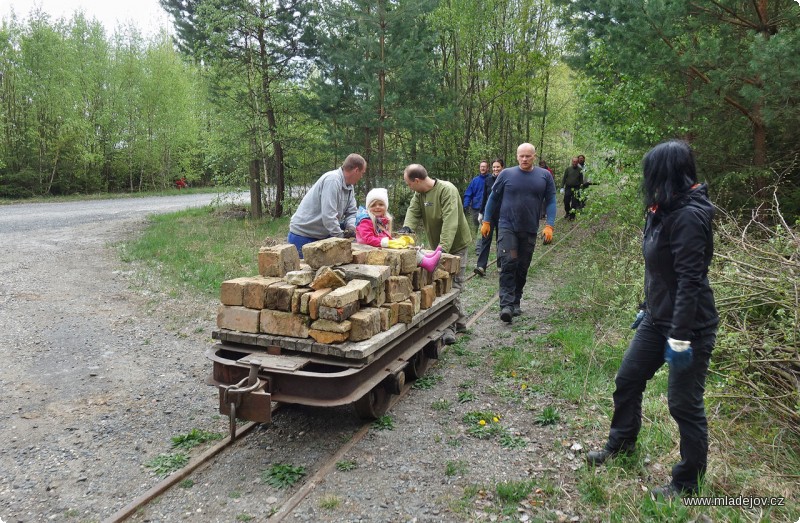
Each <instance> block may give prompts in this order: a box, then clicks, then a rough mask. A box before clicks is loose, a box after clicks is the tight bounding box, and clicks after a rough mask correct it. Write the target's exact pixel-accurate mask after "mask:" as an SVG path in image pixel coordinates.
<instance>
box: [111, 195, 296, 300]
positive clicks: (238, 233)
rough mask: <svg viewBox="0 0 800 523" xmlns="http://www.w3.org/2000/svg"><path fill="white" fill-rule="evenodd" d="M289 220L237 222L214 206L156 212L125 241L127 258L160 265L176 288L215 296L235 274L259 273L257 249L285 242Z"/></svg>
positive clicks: (121, 246)
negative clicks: (271, 240)
mask: <svg viewBox="0 0 800 523" xmlns="http://www.w3.org/2000/svg"><path fill="white" fill-rule="evenodd" d="M287 224H288V218H287V217H285V218H281V219H276V220H273V219H270V218H264V219H261V220H250V219H244V220H237V219H232V218H226V217H224V216H223V215H222V214H221V213H219V212H216V211H215V210H214V209H213V208H211V207H204V208H197V209H188V210H185V211H181V212H177V213H172V214H162V215H156V216H153V217H151V218H150V226H149V227H148V228H147V230H146V231H145V232H144V234H143V235H142V236H141V237H139V238H138V239H137V240H135V241H133V242H131V243H129V244H122V245H120V247H119V248H120V255H121V257H122V259H123V261H126V262H134V261H136V262H140V263H146V264H148V265H151V266H154V267H157V268H158V270H159V271H160V272H161V273H162V275H163V276H164V277H165V278H166V280H167V281H169V282H172V285H173V286H175V287H179V286H188V287H189V288H193V289H195V290H198V291H200V292H202V293H203V294H205V295H206V296H209V297H212V296H217V295H218V294H219V286H220V284H221V283H222V282H223V281H225V280H227V279H231V278H237V277H241V276H252V275H254V274H258V249H259V247H261V245H262V243H263V241H264V239H265V238H267V237H273V238H277V239H280V241H283V240H284V239H285V237H286V233H285V230H286V227H287Z"/></svg>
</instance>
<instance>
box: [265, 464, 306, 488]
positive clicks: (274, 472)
mask: <svg viewBox="0 0 800 523" xmlns="http://www.w3.org/2000/svg"><path fill="white" fill-rule="evenodd" d="M305 475H306V469H305V467H302V466H294V465H288V464H285V463H275V464H273V465H272V466H271V467H270V468H268V469H267V470H265V471H263V472H262V473H261V481H262V482H263V483H266V484H267V485H269V486H271V487H275V488H279V489H283V488H287V487H291V486H292V485H294V484H295V483H297V482H298V481H300V478H302V477H303V476H305Z"/></svg>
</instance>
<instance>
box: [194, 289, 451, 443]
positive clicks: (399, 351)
mask: <svg viewBox="0 0 800 523" xmlns="http://www.w3.org/2000/svg"><path fill="white" fill-rule="evenodd" d="M457 292H458V291H456V290H450V291H449V292H447V293H445V294H442V295H441V296H439V297H437V298H436V299H435V300H434V301H433V303H432V305H431V306H430V307H428V308H427V309H424V310H422V311H420V312H419V313H418V314H414V315H413V317H412V318H410V320H409V321H408V322H407V323H396V324H394V325H393V326H391V327H390V328H388V329H387V330H385V331H383V332H380V333H378V334H376V335H374V336H372V337H370V338H368V339H365V340H363V341H357V342H354V341H345V342H342V343H330V344H327V343H320V342H317V341H315V340H314V339H311V338H302V339H301V338H293V337H288V336H276V335H269V334H263V333H247V332H239V331H235V330H229V329H224V328H219V329H217V330H214V331H213V332H212V337H213V338H214V339H215V340H217V341H216V343H215V345H213V346H212V347H211V348H210V349H209V350H208V351H207V353H206V356H207V357H208V359H210V360H211V361H212V362H213V369H212V372H211V375H210V377H209V379H208V382H209V384H212V385H215V386H217V387H218V388H219V410H220V412H221V413H223V414H225V415H227V416H229V418H230V420H231V431H232V434H233V433H235V423H236V419H237V418H238V419H243V420H249V421H257V422H269V421H271V412H272V408H271V405H272V402H279V403H295V404H301V405H311V406H322V407H332V406H338V405H347V404H352V405H353V406H354V408H355V411H356V413H357V414H358V415H359V416H360V417H362V418H364V419H374V418H378V417H380V416H382V415H383V414H384V413H385V412H386V410H387V408H388V407H389V404H390V401H391V398H392V395H395V394H400V392H401V391H402V390H403V388H404V387H405V386H406V383H407V382H409V383H410V382H411V381H412V380H414V379H416V378H418V377H420V376H422V375H423V374H424V373H425V371H426V370H427V369H428V367H429V366H430V364H431V361H432V360H433V359H437V358H438V357H439V353H440V350H441V348H442V336H443V334H444V331H445V330H446V329H447V328H449V327H452V326H453V325H454V323H455V321H456V319H457V318H458V314H457V311H456V308H455V299H456V296H457Z"/></svg>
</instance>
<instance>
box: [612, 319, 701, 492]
mask: <svg viewBox="0 0 800 523" xmlns="http://www.w3.org/2000/svg"><path fill="white" fill-rule="evenodd" d="M690 341H691V342H692V351H693V353H694V357H693V360H692V364H691V365H690V366H689V367H688V368H686V369H684V370H682V371H674V370H672V369H670V371H669V384H668V389H667V397H668V404H669V413H670V415H672V418H673V419H674V420H675V422H676V423H677V424H678V431H679V432H680V437H681V442H680V449H681V461H680V462H679V463H677V464H676V465H675V466H674V467H672V483H673V485H675V486H676V487H677V488H679V489H682V490H689V491H695V490H697V488H698V483H699V481H700V480H701V479H702V477H703V475H704V474H705V472H706V465H707V462H708V424H707V421H706V411H705V405H704V403H703V394H704V393H705V384H706V376H707V375H708V364H709V361H710V360H711V351H712V350H713V349H714V343H715V341H716V332H715V331H712V332H708V333H702V334H701V333H697V334H696V335H695V336H694V337H693V339H692V340H690ZM666 342H667V337H666V336H665V334H664V333H662V332H661V331H660V330H659V329H658V328H657V327H656V326H655V325H653V323H652V322H651V321H650V316H649V315H646V316H645V317H644V319H643V320H642V323H641V324H640V325H639V328H638V329H637V330H636V334H635V335H634V337H633V340H632V341H631V344H630V346H629V347H628V350H627V351H626V352H625V356H624V357H623V358H622V364H621V365H620V367H619V370H618V371H617V377H616V379H615V383H616V386H617V389H616V391H614V416H613V417H612V419H611V430H610V431H609V434H608V442H607V443H606V449H607V450H609V451H612V452H617V451H620V450H622V451H624V450H633V448H634V447H635V445H636V438H637V436H638V435H639V430H640V429H641V427H642V394H643V392H644V389H645V387H646V386H647V382H648V381H649V380H650V378H652V377H653V375H654V374H655V373H656V371H657V370H658V369H659V368H661V366H662V365H664V348H665V344H666Z"/></svg>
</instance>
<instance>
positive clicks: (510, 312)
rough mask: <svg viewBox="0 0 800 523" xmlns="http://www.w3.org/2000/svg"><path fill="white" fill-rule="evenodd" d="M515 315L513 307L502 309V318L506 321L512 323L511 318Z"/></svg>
mask: <svg viewBox="0 0 800 523" xmlns="http://www.w3.org/2000/svg"><path fill="white" fill-rule="evenodd" d="M513 317H514V309H512V308H511V307H503V310H501V311H500V319H501V320H503V321H504V322H506V323H511V319H512V318H513Z"/></svg>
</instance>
